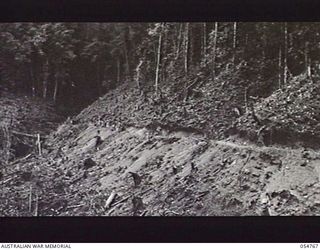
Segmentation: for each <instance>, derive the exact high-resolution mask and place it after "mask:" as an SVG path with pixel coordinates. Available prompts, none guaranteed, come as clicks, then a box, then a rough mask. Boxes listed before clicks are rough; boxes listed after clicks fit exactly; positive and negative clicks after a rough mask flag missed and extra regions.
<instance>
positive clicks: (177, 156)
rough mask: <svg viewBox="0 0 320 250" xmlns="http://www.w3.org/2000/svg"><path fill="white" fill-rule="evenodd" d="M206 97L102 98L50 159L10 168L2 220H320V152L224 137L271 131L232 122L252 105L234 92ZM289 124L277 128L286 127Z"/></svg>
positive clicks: (125, 91) (128, 94) (214, 89)
mask: <svg viewBox="0 0 320 250" xmlns="http://www.w3.org/2000/svg"><path fill="white" fill-rule="evenodd" d="M293 86H297V87H296V88H294V89H296V90H297V91H300V89H301V88H300V87H299V85H298V84H297V85H293ZM199 89H200V90H199V91H202V94H203V95H202V97H196V96H191V97H190V99H189V100H187V101H185V102H184V101H183V100H180V99H179V98H178V97H179V96H164V97H163V100H162V101H161V102H159V101H157V100H152V99H151V95H150V94H148V93H147V95H146V97H143V96H142V95H140V93H139V92H138V91H137V90H136V88H135V87H134V85H132V86H128V85H122V86H121V87H120V88H118V89H116V90H114V91H111V92H110V93H108V94H107V95H105V96H104V97H101V98H100V99H98V100H97V101H96V102H95V103H93V104H92V105H90V106H89V107H88V108H86V109H84V110H83V111H82V112H81V113H80V114H79V115H78V116H76V117H73V118H71V119H68V120H67V121H66V122H65V123H63V124H61V125H60V127H59V128H58V129H57V130H56V131H55V132H53V133H51V134H50V136H49V137H48V138H47V139H46V141H45V143H44V144H43V146H44V148H43V155H42V156H38V155H36V154H33V155H32V156H31V157H29V158H28V159H21V160H20V161H17V162H16V163H15V164H11V165H7V166H5V167H4V169H3V178H2V188H1V190H0V192H1V200H2V202H1V205H0V206H1V207H0V211H1V212H2V213H1V215H5V216H17V215H18V216H21V215H24V216H48V215H53V216H71V215H85V216H92V215H99V216H116V215H136V216H142V215H146V216H159V215H160V216H178V215H181V216H189V215H319V214H320V192H319V190H320V189H319V185H320V182H319V177H320V169H319V167H320V152H319V150H317V149H311V148H304V147H301V146H298V145H294V147H292V146H279V145H276V144H268V146H265V145H263V144H256V143H255V142H248V141H246V140H245V139H240V138H239V137H238V136H237V135H235V136H229V138H225V137H224V134H225V132H226V131H228V129H229V126H230V125H231V124H232V123H233V122H235V121H236V120H237V123H236V125H237V126H238V129H239V130H245V131H249V130H253V131H254V133H257V131H258V130H259V129H260V128H261V126H263V125H261V124H253V123H248V122H245V121H246V120H248V119H252V118H251V117H250V116H249V115H250V114H244V115H243V116H242V117H240V118H239V119H237V116H235V115H234V114H232V113H231V110H232V108H233V106H236V105H240V107H242V106H241V105H242V104H243V103H241V101H242V97H243V93H242V90H241V89H240V90H241V91H239V88H236V87H235V85H232V84H231V83H230V84H227V85H224V86H222V85H221V86H220V85H219V84H216V85H209V86H205V85H203V86H202V87H201V88H199ZM201 89H202V90H201ZM303 91H304V93H305V94H307V93H306V91H307V90H303ZM238 92H241V93H240V94H239V93H238ZM293 92H295V90H292V91H291V92H290V91H287V92H281V93H280V94H279V93H278V94H277V93H275V94H274V95H272V96H270V97H269V98H266V99H265V100H261V102H260V104H259V103H258V104H257V105H255V108H256V113H257V115H259V119H261V120H262V119H264V117H263V112H262V111H263V110H262V109H260V108H261V107H262V108H263V109H266V108H267V107H269V108H270V106H267V107H265V104H266V103H267V101H268V100H270V99H272V98H274V97H278V98H280V99H281V100H285V99H286V95H287V94H292V93H293ZM150 93H151V92H150ZM305 94H304V95H305ZM307 96H309V95H307ZM302 97H303V96H302ZM302 97H301V98H302ZM315 97H316V96H315ZM144 98H145V99H144ZM301 98H300V97H299V98H296V99H294V101H299V102H300V101H301ZM312 98H313V97H312V96H309V97H308V98H307V99H306V100H310V101H308V102H305V103H306V104H307V106H308V105H309V104H308V103H313V102H312ZM279 103H280V104H281V103H282V102H279ZM280 104H279V105H280ZM228 105H229V106H228ZM281 105H282V104H281ZM281 105H280V106H281ZM294 106H296V105H292V106H290V107H294ZM271 107H272V108H270V110H271V111H272V112H273V113H275V114H277V115H278V116H279V117H281V114H282V113H283V114H284V112H283V111H281V110H282V109H280V108H277V107H274V106H271ZM281 107H282V106H281ZM297 107H302V108H303V109H305V107H304V106H303V105H302V106H301V105H300V106H297ZM297 111H299V109H297ZM267 113H268V114H269V113H270V112H267ZM290 114H291V113H290ZM305 114H306V116H309V113H308V112H306V113H305ZM268 119H269V120H270V124H271V125H273V126H274V125H275V123H274V121H273V119H272V118H270V117H269V118H268ZM291 119H293V118H291ZM282 120H283V123H282V125H281V124H280V125H279V124H278V123H277V124H276V125H277V126H278V125H279V126H278V127H280V128H282V127H284V128H286V126H287V121H288V119H277V121H279V122H280V123H281V121H282ZM290 121H291V120H290ZM251 124H253V125H252V126H251ZM300 124H302V125H303V123H302V122H301V123H300ZM305 124H306V126H305V127H304V128H306V129H308V128H309V127H308V126H309V123H308V122H306V123H305ZM267 125H268V124H267ZM311 125H312V124H311ZM311 125H310V128H313V126H311ZM277 126H274V127H276V128H278V127H277ZM267 128H268V126H267ZM292 128H293V129H295V130H296V132H301V130H299V129H300V128H301V127H300V126H298V127H297V128H296V127H292ZM291 135H293V136H294V133H292V134H291ZM97 138H99V140H97ZM289 145H290V144H289Z"/></svg>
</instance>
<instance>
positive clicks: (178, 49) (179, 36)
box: [175, 23, 183, 60]
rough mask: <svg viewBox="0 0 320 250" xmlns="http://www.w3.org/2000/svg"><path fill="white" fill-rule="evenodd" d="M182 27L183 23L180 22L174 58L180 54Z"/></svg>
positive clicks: (176, 58)
mask: <svg viewBox="0 0 320 250" xmlns="http://www.w3.org/2000/svg"><path fill="white" fill-rule="evenodd" d="M182 28H183V24H182V23H180V28H179V35H178V44H177V50H176V55H175V60H178V58H179V54H180V48H181V37H182Z"/></svg>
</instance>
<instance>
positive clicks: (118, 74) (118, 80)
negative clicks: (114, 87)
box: [117, 57, 121, 83]
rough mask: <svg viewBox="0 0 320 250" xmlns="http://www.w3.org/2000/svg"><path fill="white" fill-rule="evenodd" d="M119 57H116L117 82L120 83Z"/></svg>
mask: <svg viewBox="0 0 320 250" xmlns="http://www.w3.org/2000/svg"><path fill="white" fill-rule="evenodd" d="M120 66H121V65H120V58H119V57H118V59H117V83H120V71H121V68H120Z"/></svg>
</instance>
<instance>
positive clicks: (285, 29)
mask: <svg viewBox="0 0 320 250" xmlns="http://www.w3.org/2000/svg"><path fill="white" fill-rule="evenodd" d="M287 60H288V24H287V22H285V23H284V58H283V66H284V71H283V84H284V85H286V84H287V77H288V64H287Z"/></svg>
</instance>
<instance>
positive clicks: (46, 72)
mask: <svg viewBox="0 0 320 250" xmlns="http://www.w3.org/2000/svg"><path fill="white" fill-rule="evenodd" d="M48 78H49V60H48V59H46V62H45V64H44V67H43V88H42V91H43V92H42V97H43V98H44V99H46V98H47V92H48Z"/></svg>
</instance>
